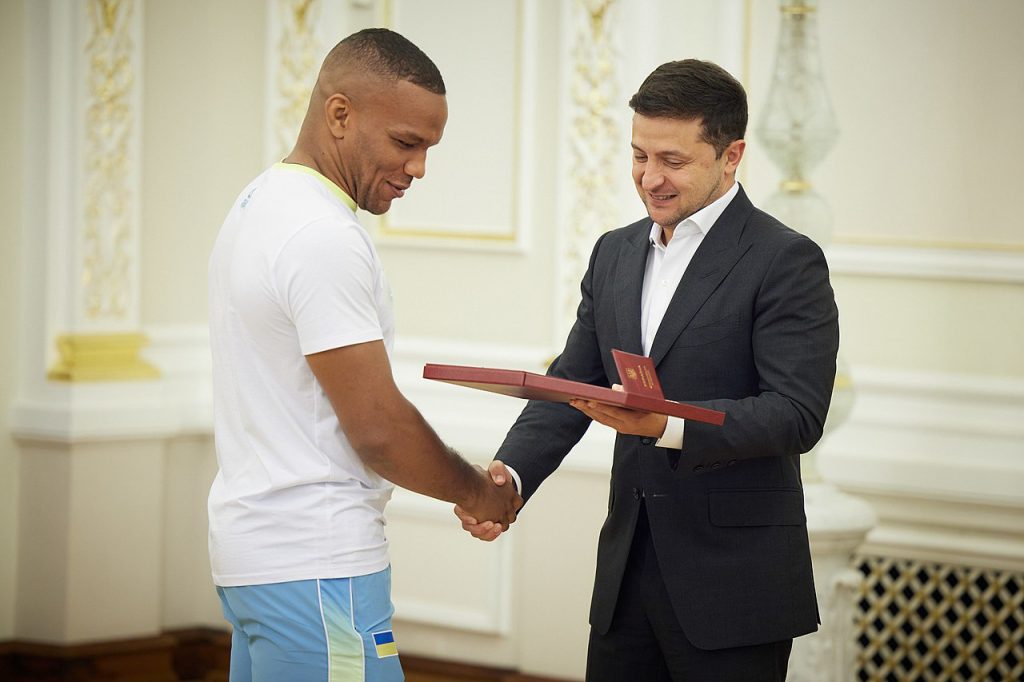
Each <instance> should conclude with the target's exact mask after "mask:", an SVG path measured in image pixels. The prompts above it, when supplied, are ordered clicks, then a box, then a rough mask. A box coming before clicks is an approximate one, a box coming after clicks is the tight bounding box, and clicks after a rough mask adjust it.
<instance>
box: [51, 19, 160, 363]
mask: <svg viewBox="0 0 1024 682" xmlns="http://www.w3.org/2000/svg"><path fill="white" fill-rule="evenodd" d="M48 7H49V28H50V31H51V33H50V41H49V48H50V54H49V57H50V74H49V75H50V81H49V83H50V92H49V98H48V101H47V103H46V108H47V110H48V113H49V116H50V136H49V142H50V144H49V154H48V162H49V169H48V171H49V183H48V184H49V192H48V194H49V196H48V201H49V205H50V207H51V208H50V210H51V214H50V219H49V220H48V221H47V232H48V249H47V251H48V254H47V255H48V257H47V260H46V262H47V269H48V270H47V283H48V287H47V293H48V300H47V311H48V319H47V329H46V331H47V336H46V338H47V340H48V341H49V342H50V343H53V344H54V345H55V347H56V350H57V351H58V353H59V355H58V358H57V360H56V361H55V362H53V363H48V364H50V370H49V372H48V377H49V378H50V379H54V380H61V381H75V382H78V381H103V380H110V379H147V378H154V377H156V376H157V375H158V373H157V371H156V369H155V368H154V367H152V366H151V365H149V364H147V363H146V362H144V361H143V360H141V359H140V357H139V350H140V349H141V347H142V346H143V345H144V344H145V342H146V340H145V337H144V336H142V334H140V333H139V296H138V294H139V216H140V205H139V194H140V191H139V188H140V175H139V168H140V155H139V147H140V137H141V136H140V126H141V69H142V64H141V62H142V59H141V54H142V53H141V40H142V5H141V2H134V1H133V0H88V1H85V2H68V1H53V2H50V3H48ZM51 352H52V349H51Z"/></svg>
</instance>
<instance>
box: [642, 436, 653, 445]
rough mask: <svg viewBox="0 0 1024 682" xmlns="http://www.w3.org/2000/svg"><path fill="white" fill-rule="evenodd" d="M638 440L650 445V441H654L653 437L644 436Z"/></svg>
mask: <svg viewBox="0 0 1024 682" xmlns="http://www.w3.org/2000/svg"><path fill="white" fill-rule="evenodd" d="M640 442H641V443H643V444H644V445H650V444H651V443H653V442H654V439H653V438H647V437H646V436H645V437H644V438H641V439H640Z"/></svg>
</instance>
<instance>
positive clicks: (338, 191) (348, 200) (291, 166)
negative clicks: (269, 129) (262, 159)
mask: <svg viewBox="0 0 1024 682" xmlns="http://www.w3.org/2000/svg"><path fill="white" fill-rule="evenodd" d="M274 168H283V169H285V170H295V171H298V172H300V173H305V174H306V175H312V176H313V177H314V178H316V179H317V180H319V181H320V182H322V183H324V185H325V186H326V187H327V189H329V190H330V191H331V192H333V193H334V195H335V196H337V197H338V198H339V199H341V200H342V202H344V204H345V205H346V206H348V207H349V208H350V209H352V212H353V213H355V211H356V208H357V207H356V202H355V199H353V198H352V197H350V196H349V195H347V194H345V190H343V189H342V188H340V187H338V186H337V185H336V184H334V183H333V182H331V181H330V180H328V179H327V178H326V177H324V176H323V175H322V174H321V173H320V172H319V171H318V170H316V169H315V168H310V167H309V166H303V165H302V164H301V163H285V162H284V161H278V162H277V163H275V164H274Z"/></svg>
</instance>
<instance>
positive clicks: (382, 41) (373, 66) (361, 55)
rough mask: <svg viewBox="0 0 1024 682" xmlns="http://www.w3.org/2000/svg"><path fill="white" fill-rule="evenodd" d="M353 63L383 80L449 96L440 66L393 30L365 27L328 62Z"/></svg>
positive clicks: (339, 46)
mask: <svg viewBox="0 0 1024 682" xmlns="http://www.w3.org/2000/svg"><path fill="white" fill-rule="evenodd" d="M353 62H355V63H357V64H358V65H359V67H360V68H361V69H363V70H365V71H368V72H370V73H373V74H375V75H377V76H380V77H381V78H385V79H390V80H404V81H409V82H410V83H413V84H414V85H418V86H420V87H421V88H424V89H425V90H429V91H430V92H432V93H434V94H435V95H443V94H445V88H444V79H443V78H441V72H440V71H438V69H437V65H436V64H434V62H433V61H431V59H430V57H428V56H427V55H426V54H425V53H424V52H423V50H421V49H420V48H418V47H416V46H415V45H414V44H413V43H412V41H410V40H409V39H408V38H406V37H405V36H403V35H401V34H399V33H395V32H394V31H391V30H389V29H386V28H365V29H363V30H362V31H358V32H356V33H353V34H352V35H350V36H348V37H347V38H345V39H344V40H342V41H341V42H340V43H338V44H337V45H335V46H334V48H333V49H331V51H330V52H329V53H328V54H327V58H326V59H324V65H325V66H328V67H332V66H335V65H340V64H343V63H353Z"/></svg>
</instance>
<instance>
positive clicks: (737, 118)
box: [629, 59, 747, 156]
mask: <svg viewBox="0 0 1024 682" xmlns="http://www.w3.org/2000/svg"><path fill="white" fill-rule="evenodd" d="M629 106H630V108H632V109H633V111H635V112H636V113H638V114H640V115H642V116H650V117H652V118H678V119H681V120H684V121H693V120H696V119H700V120H701V121H702V123H703V125H702V131H701V137H702V138H703V140H704V141H705V142H707V143H708V144H710V145H711V146H713V147H714V148H715V153H716V154H717V155H718V156H721V155H722V153H723V152H725V149H726V147H728V146H729V144H730V143H732V142H733V141H734V140H742V139H743V136H744V134H745V133H746V131H747V94H746V92H744V90H743V86H742V85H740V83H739V81H737V80H736V79H735V78H733V77H732V76H731V75H730V74H729V72H728V71H726V70H725V69H723V68H722V67H720V66H719V65H718V64H714V63H712V62H704V61H701V60H699V59H684V60H682V61H678V62H668V63H667V64H662V65H661V66H659V67H658V68H656V69H655V70H654V71H653V72H651V75H649V76H648V77H647V78H646V80H644V82H643V84H642V85H641V86H640V89H639V90H637V91H636V94H635V95H633V96H632V97H631V98H630V100H629Z"/></svg>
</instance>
